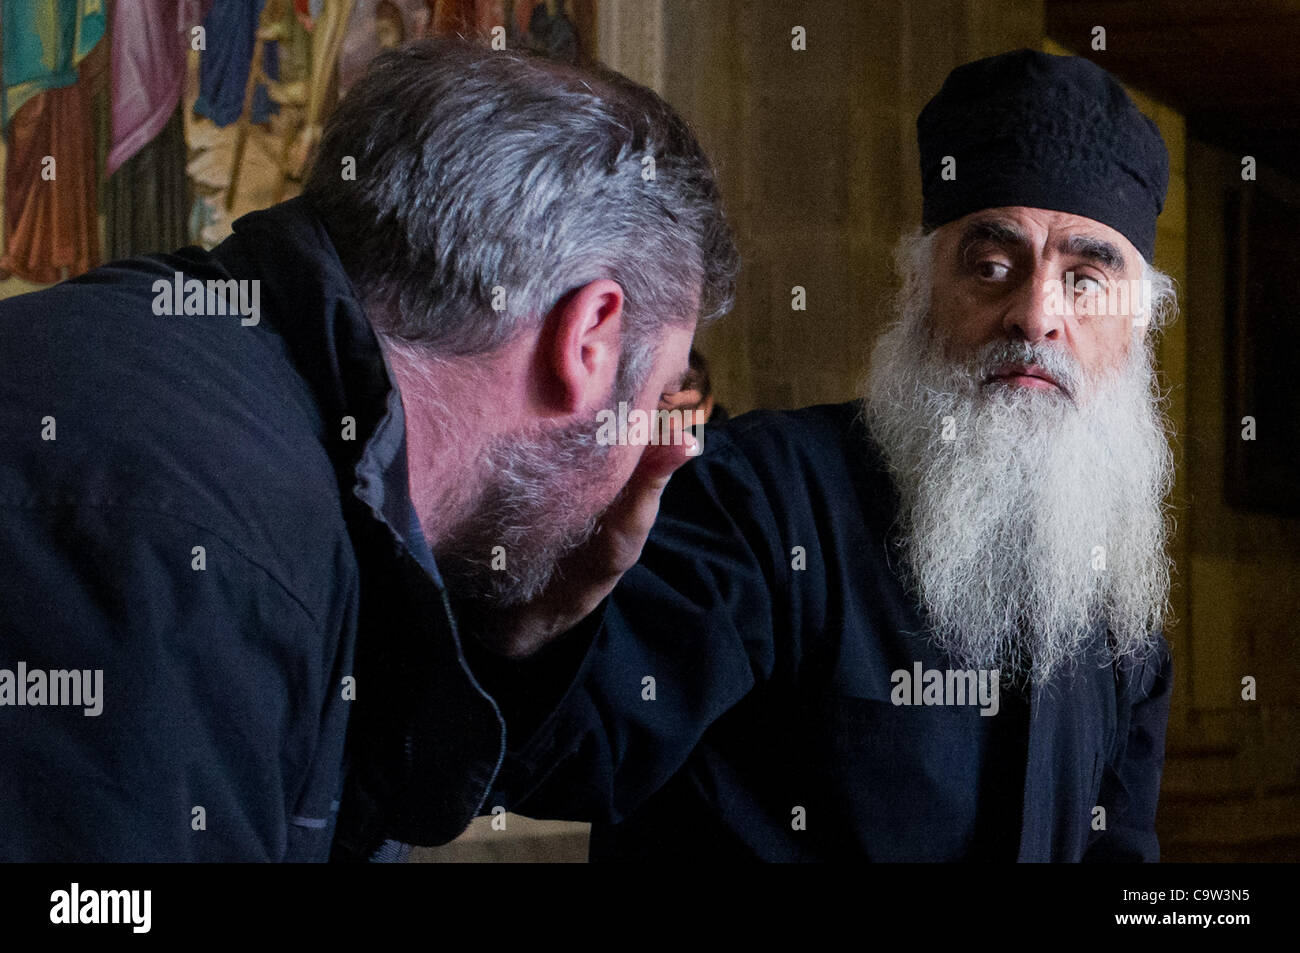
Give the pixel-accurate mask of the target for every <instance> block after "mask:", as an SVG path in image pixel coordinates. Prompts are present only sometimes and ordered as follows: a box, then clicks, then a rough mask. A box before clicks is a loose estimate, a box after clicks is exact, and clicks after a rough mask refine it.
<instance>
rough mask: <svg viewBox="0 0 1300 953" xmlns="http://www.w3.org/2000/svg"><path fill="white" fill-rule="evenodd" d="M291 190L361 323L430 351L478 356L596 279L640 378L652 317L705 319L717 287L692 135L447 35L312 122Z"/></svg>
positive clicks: (520, 56) (639, 100) (609, 78)
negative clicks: (308, 206)
mask: <svg viewBox="0 0 1300 953" xmlns="http://www.w3.org/2000/svg"><path fill="white" fill-rule="evenodd" d="M349 159H352V160H354V163H355V178H354V179H347V178H344V177H342V175H341V170H342V169H344V168H345V167H346V166H347V164H348V160H349ZM304 193H305V194H306V195H307V196H308V198H309V200H310V201H311V202H312V204H313V206H314V207H315V208H316V210H317V212H318V214H320V216H321V218H322V220H323V221H324V223H325V226H326V228H327V230H328V231H329V233H330V235H331V237H332V238H333V239H334V241H335V244H336V246H337V248H338V250H339V254H340V257H341V259H342V261H343V264H344V267H345V268H346V269H347V270H348V273H349V275H350V276H351V277H352V279H353V281H354V283H355V284H356V285H357V286H358V289H359V291H360V292H361V294H362V296H363V298H364V299H365V301H366V304H367V310H368V312H371V320H372V321H373V322H374V323H375V327H376V331H377V332H378V333H379V334H380V335H381V337H382V336H387V337H389V338H391V339H393V340H394V341H395V342H403V343H405V344H408V345H413V346H415V347H417V348H419V349H420V350H422V351H426V352H427V353H430V354H434V355H437V354H441V355H447V356H463V355H472V354H478V353H484V352H487V351H491V350H493V349H495V348H497V347H499V346H500V345H502V344H504V343H505V342H506V341H508V340H510V339H511V338H512V337H513V336H514V335H516V334H517V333H519V332H520V331H521V330H523V329H525V328H528V327H533V326H535V325H536V324H537V322H539V321H540V320H541V319H542V318H543V317H544V316H545V315H546V314H547V313H548V312H550V311H551V309H552V308H554V307H555V306H556V304H557V303H558V302H560V301H561V300H562V299H563V298H564V296H565V295H567V294H569V293H570V292H572V291H575V290H577V289H578V288H581V287H582V286H583V285H585V284H587V283H589V282H591V281H594V280H597V279H600V278H610V279H613V280H614V281H616V282H618V283H619V285H620V286H621V287H622V288H623V292H624V296H625V304H624V322H625V327H626V328H627V334H628V341H627V343H626V344H625V347H624V351H623V359H624V363H628V362H631V363H638V364H640V365H641V368H640V370H641V371H644V370H646V369H648V363H649V357H648V354H652V353H653V351H654V344H655V343H656V341H657V338H658V337H659V334H658V332H659V331H660V330H661V329H662V328H663V327H664V326H667V325H684V324H688V323H689V322H690V321H691V319H692V318H696V317H698V318H699V320H700V322H701V324H703V323H707V322H708V321H709V320H711V319H713V318H714V317H716V316H718V315H721V314H724V313H726V311H728V310H729V309H730V307H731V304H732V300H733V296H734V288H735V274H736V270H737V255H736V250H735V246H734V244H733V241H732V236H731V230H730V228H729V227H728V225H727V222H726V220H725V218H724V216H723V213H722V206H721V197H720V194H719V191H718V188H717V185H716V183H715V181H714V174H713V169H712V167H711V166H710V164H709V161H708V159H707V157H706V156H705V155H704V153H703V151H702V150H701V149H700V146H699V144H698V142H697V141H696V139H695V136H694V135H693V134H692V132H691V131H690V129H689V127H688V126H687V125H686V123H685V122H684V121H683V120H682V119H681V117H680V116H678V115H677V114H676V113H675V112H674V111H673V110H672V108H671V107H670V106H668V104H667V103H665V102H664V101H663V100H662V99H660V98H659V97H658V96H657V95H656V94H655V93H653V92H651V91H650V90H648V89H645V88H644V87H641V86H638V85H637V84H635V83H633V82H632V81H630V80H628V79H626V78H625V77H623V76H620V75H618V74H616V73H613V72H611V71H608V70H604V69H601V68H594V69H581V68H578V67H575V66H571V65H568V64H565V63H559V62H556V61H552V60H546V59H543V58H541V57H538V56H534V55H532V54H529V53H527V52H525V51H521V50H491V49H489V48H487V47H484V46H481V45H478V44H475V43H471V42H468V41H464V40H456V39H439V40H430V41H423V42H419V43H414V44H409V45H407V46H404V47H401V48H399V49H396V50H392V51H389V52H386V53H383V54H381V55H379V56H378V57H376V58H375V60H374V61H373V63H372V64H371V66H370V68H369V70H368V71H367V73H366V74H365V76H364V77H363V78H362V79H361V80H359V81H358V82H357V84H356V85H355V86H354V87H353V88H352V89H351V90H350V92H349V93H348V95H347V96H346V97H345V98H344V100H343V101H342V102H341V103H340V104H339V107H338V108H337V110H336V111H335V112H334V114H333V116H332V117H331V118H330V121H329V123H328V124H327V125H326V127H325V130H324V133H323V135H322V138H321V142H320V145H319V147H318V149H317V152H316V154H315V158H314V162H313V165H312V169H311V171H310V173H309V176H308V178H307V181H306V184H305V188H304ZM502 297H504V301H502V300H501V299H502ZM494 305H496V306H497V307H494ZM502 305H504V306H502ZM637 342H640V346H638V344H637ZM627 370H629V368H621V369H620V380H624V379H625V378H626V376H627V375H626V373H625V371H627ZM633 376H635V375H633Z"/></svg>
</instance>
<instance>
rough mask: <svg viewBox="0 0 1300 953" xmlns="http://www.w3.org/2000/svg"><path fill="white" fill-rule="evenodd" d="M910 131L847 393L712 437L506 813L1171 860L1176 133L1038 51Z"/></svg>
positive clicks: (968, 76) (943, 103)
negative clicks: (876, 316) (914, 228)
mask: <svg viewBox="0 0 1300 953" xmlns="http://www.w3.org/2000/svg"><path fill="white" fill-rule="evenodd" d="M918 138H919V143H920V153H921V172H922V182H923V195H924V208H923V210H922V222H923V228H922V230H921V232H920V233H919V234H918V235H916V236H909V237H907V238H906V239H905V240H904V242H903V243H902V245H901V247H900V254H899V261H900V265H901V270H902V272H903V278H904V281H903V288H902V293H901V297H900V299H899V304H898V308H897V313H896V320H895V321H894V322H893V324H892V325H891V326H890V327H889V328H888V330H887V331H886V332H885V334H884V335H883V336H882V338H881V339H880V341H879V343H878V345H877V347H876V348H875V352H874V356H873V360H872V374H871V378H870V384H869V386H868V388H867V390H866V392H865V393H864V394H863V397H862V399H861V400H859V401H854V402H851V403H847V404H843V405H837V406H821V407H810V408H805V409H803V410H798V411H793V412H785V413H774V412H757V413H753V414H747V415H745V416H744V417H741V418H738V419H737V420H735V421H733V422H731V423H730V424H728V425H726V426H724V427H723V428H721V429H719V430H715V431H713V432H712V433H711V435H710V439H709V441H708V447H707V449H706V450H705V452H704V454H703V455H702V456H701V457H700V458H699V459H697V460H695V461H693V462H692V463H690V464H689V465H688V466H686V467H685V468H684V469H682V470H681V471H679V472H678V473H677V474H676V475H675V476H674V478H673V480H672V483H671V485H670V487H669V489H668V491H667V493H666V494H665V496H664V499H663V501H662V511H661V514H660V518H659V520H658V522H657V523H656V525H655V529H654V532H653V533H652V535H651V537H650V539H649V542H648V544H647V546H646V549H645V553H644V555H643V557H642V560H641V562H640V563H639V564H638V565H637V566H636V567H635V568H633V569H632V570H631V571H629V572H628V573H627V574H626V576H625V577H624V578H623V580H622V582H621V583H620V584H619V586H618V587H617V588H616V589H615V591H614V593H613V595H612V597H611V598H610V600H609V602H608V603H607V605H605V606H603V607H602V609H601V610H600V612H599V613H597V614H596V615H595V616H594V617H593V619H594V621H598V622H599V623H600V627H599V630H598V631H597V632H596V633H595V635H594V636H588V637H589V638H591V640H592V641H591V648H590V657H589V659H588V661H587V664H586V674H585V676H584V678H583V681H582V683H581V686H580V688H579V689H578V690H575V691H573V692H571V693H570V695H569V696H568V697H567V698H566V700H565V703H564V705H563V706H562V708H561V709H560V711H559V712H558V713H556V714H555V715H554V716H553V717H552V718H551V719H550V721H549V722H548V723H547V724H546V726H545V727H544V728H543V729H542V730H540V731H538V732H536V733H535V734H534V735H533V736H532V737H531V738H528V739H527V740H526V741H523V742H522V743H517V744H516V743H512V745H511V748H512V750H511V752H510V756H509V758H508V768H507V770H506V771H505V772H503V774H502V776H501V778H500V780H499V781H498V784H497V788H498V791H497V795H496V798H495V800H496V801H497V803H501V804H503V805H504V806H506V807H507V808H509V809H511V810H515V811H519V812H521V813H525V814H532V815H535V816H540V817H573V818H575V819H590V820H592V821H594V822H595V823H594V826H593V831H592V845H591V853H592V857H593V858H604V859H621V860H626V859H633V858H646V859H650V858H654V859H664V858H673V859H681V858H688V857H697V858H711V859H719V858H730V859H762V860H830V859H860V860H891V861H904V860H907V861H915V860H992V861H1010V860H1022V861H1047V860H1065V861H1074V860H1082V859H1088V860H1121V859H1122V860H1154V859H1156V858H1157V857H1158V846H1157V842H1156V837H1155V831H1154V820H1155V809H1156V800H1157V796H1158V793H1159V788H1160V774H1161V767H1162V764H1163V756H1164V732H1165V723H1166V720H1167V715H1168V706H1169V692H1170V689H1171V663H1170V659H1169V653H1168V647H1167V645H1166V643H1165V640H1164V638H1163V635H1162V626H1163V623H1164V618H1165V611H1166V603H1167V593H1168V586H1169V563H1168V558H1167V556H1166V553H1165V541H1166V524H1165V514H1164V510H1163V506H1164V503H1163V501H1164V497H1165V494H1166V493H1167V491H1168V489H1169V487H1170V482H1171V470H1172V467H1171V455H1170V451H1169V446H1168V438H1167V433H1166V429H1167V428H1166V426H1165V422H1164V418H1163V416H1162V413H1161V410H1160V398H1159V394H1158V388H1157V385H1156V378H1155V373H1154V368H1153V361H1154V358H1153V342H1152V337H1153V335H1154V333H1155V332H1156V331H1157V330H1158V329H1159V327H1160V325H1161V324H1162V323H1163V322H1164V321H1165V320H1166V319H1167V317H1168V315H1169V314H1170V313H1171V309H1172V305H1173V299H1172V287H1171V283H1170V281H1169V279H1168V278H1166V277H1165V276H1163V275H1161V274H1160V273H1159V272H1157V271H1156V270H1155V269H1154V268H1153V267H1152V266H1151V265H1150V260H1151V257H1152V253H1153V249H1154V244H1155V223H1156V216H1157V215H1158V214H1159V212H1160V209H1161V207H1162V205H1163V202H1164V195H1165V187H1166V184H1167V178H1168V164H1167V163H1168V159H1167V154H1166V152H1165V147H1164V143H1163V142H1162V140H1161V138H1160V135H1159V133H1158V131H1157V130H1156V128H1155V126H1154V124H1153V123H1152V122H1151V121H1150V120H1149V119H1147V118H1146V117H1144V116H1143V115H1142V114H1141V113H1140V112H1139V111H1138V110H1137V108H1136V107H1135V106H1134V105H1133V103H1132V102H1131V101H1130V100H1129V98H1128V96H1127V94H1125V92H1124V91H1123V89H1122V88H1121V87H1120V85H1119V84H1118V83H1117V82H1116V81H1115V80H1114V79H1113V78H1112V77H1110V76H1109V75H1108V74H1107V73H1106V72H1105V71H1103V70H1102V69H1100V68H1099V67H1097V66H1095V65H1093V64H1091V63H1089V62H1088V61H1086V60H1083V59H1078V58H1073V57H1054V56H1048V55H1045V54H1042V53H1037V52H1033V51H1029V50H1021V51H1017V52H1014V53H1008V54H1004V55H1002V56H997V57H992V58H990V59H986V60H980V61H978V62H975V63H970V64H967V65H965V66H962V67H959V68H958V69H956V70H954V71H953V73H952V74H951V75H950V76H949V77H948V79H947V81H946V82H945V83H944V85H943V88H942V89H941V90H940V91H939V93H938V94H937V95H936V96H935V97H934V99H933V100H931V102H930V103H929V105H927V107H926V108H925V110H924V112H923V113H922V115H921V117H920V119H919V121H918ZM576 582H577V580H572V581H570V582H569V585H570V587H571V588H572V587H573V585H575V584H576ZM594 621H593V622H591V623H589V625H591V624H594ZM575 638H581V637H580V636H575ZM528 664H529V663H528V661H527V660H524V661H523V662H514V663H502V665H501V666H500V670H499V671H497V672H494V673H492V674H491V678H492V679H493V681H499V682H501V683H508V680H509V679H512V678H513V679H520V678H522V677H523V674H524V673H526V672H527V671H528ZM510 717H511V713H509V712H508V713H507V721H509V720H510ZM511 738H512V739H517V738H518V735H517V734H512V735H511Z"/></svg>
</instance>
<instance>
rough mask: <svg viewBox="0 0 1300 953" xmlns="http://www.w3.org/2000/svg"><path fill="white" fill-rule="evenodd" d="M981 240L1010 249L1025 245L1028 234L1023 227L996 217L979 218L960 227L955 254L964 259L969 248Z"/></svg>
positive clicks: (1027, 241)
mask: <svg viewBox="0 0 1300 953" xmlns="http://www.w3.org/2000/svg"><path fill="white" fill-rule="evenodd" d="M982 242H991V243H992V244H994V245H997V246H998V247H1000V248H1003V249H1006V250H1008V251H1010V250H1011V249H1013V248H1016V247H1018V246H1019V247H1024V246H1027V245H1028V244H1029V236H1028V235H1027V234H1025V231H1024V229H1022V228H1021V227H1020V226H1018V225H1015V224H1013V223H1012V222H1008V221H1005V220H1003V219H998V218H983V219H979V220H977V221H974V222H971V223H970V224H969V225H967V226H966V227H965V228H963V229H962V232H961V239H960V240H959V241H958V243H957V256H958V257H959V258H960V259H961V260H962V261H965V260H966V256H967V255H968V254H969V253H970V250H971V249H972V248H973V247H975V246H976V245H978V244H980V243H982Z"/></svg>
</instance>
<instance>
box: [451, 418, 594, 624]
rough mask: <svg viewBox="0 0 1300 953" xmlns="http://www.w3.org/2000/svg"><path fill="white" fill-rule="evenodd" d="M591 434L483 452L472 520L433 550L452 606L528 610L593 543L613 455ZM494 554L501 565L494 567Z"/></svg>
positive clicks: (509, 442) (556, 435)
mask: <svg viewBox="0 0 1300 953" xmlns="http://www.w3.org/2000/svg"><path fill="white" fill-rule="evenodd" d="M595 434H596V425H595V423H594V421H593V422H591V423H583V424H576V425H573V426H571V427H569V428H566V429H563V430H559V431H548V432H544V433H541V434H537V435H533V436H529V437H523V438H520V437H511V438H508V439H506V440H502V441H499V442H498V443H496V444H495V445H493V446H492V447H490V448H489V449H488V452H487V454H486V455H485V458H484V464H483V470H482V474H481V477H480V480H481V486H482V489H481V490H480V491H479V492H478V494H477V495H476V497H475V500H474V503H473V505H472V507H471V508H470V515H469V516H468V517H467V518H466V519H465V520H463V521H462V522H461V523H460V524H459V525H458V526H456V527H454V528H453V529H452V530H451V531H450V532H448V533H447V534H445V535H444V536H443V538H442V539H441V540H440V541H439V543H438V545H437V546H436V547H435V549H434V558H435V559H436V560H437V563H438V568H439V571H440V572H441V573H442V575H443V577H444V579H445V580H446V582H447V586H448V591H449V592H450V593H451V595H452V597H453V598H454V599H456V600H457V601H465V602H467V603H473V604H475V605H477V606H478V607H479V608H482V609H497V610H500V609H509V608H514V607H517V606H520V605H523V604H524V603H527V602H531V601H532V600H533V599H535V598H537V597H538V596H539V595H541V593H542V592H543V591H544V590H545V589H546V588H547V586H549V585H550V583H551V582H552V581H553V580H554V579H555V577H556V575H557V573H558V572H559V567H560V563H561V562H562V560H563V559H564V558H565V557H566V556H568V555H570V554H571V553H573V552H574V551H575V550H576V549H578V548H579V547H580V546H582V544H583V543H585V542H586V541H587V540H588V539H590V538H591V536H592V535H593V534H594V533H595V531H596V527H597V526H598V524H599V521H600V516H601V513H602V512H603V509H604V506H603V505H602V503H603V504H607V503H608V500H602V499H601V494H602V493H603V492H605V488H604V486H603V484H604V482H605V481H606V474H605V471H606V470H607V469H608V466H609V464H608V462H607V460H606V458H607V457H608V453H609V450H610V449H611V448H609V447H606V446H601V445H600V444H598V443H597V441H596V437H595ZM498 546H500V547H502V550H501V551H498V550H496V547H498ZM497 552H501V553H502V554H503V555H504V560H498V561H497V565H496V566H494V553H497ZM501 562H504V565H501Z"/></svg>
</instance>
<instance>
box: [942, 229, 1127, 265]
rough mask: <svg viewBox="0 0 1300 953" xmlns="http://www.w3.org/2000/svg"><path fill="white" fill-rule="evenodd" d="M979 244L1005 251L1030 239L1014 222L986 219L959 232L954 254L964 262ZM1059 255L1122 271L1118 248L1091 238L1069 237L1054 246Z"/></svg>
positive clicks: (1121, 260) (1122, 259)
mask: <svg viewBox="0 0 1300 953" xmlns="http://www.w3.org/2000/svg"><path fill="white" fill-rule="evenodd" d="M981 242H989V243H991V244H994V245H997V246H998V247H999V248H1002V249H1004V250H1006V251H1011V250H1012V249H1015V248H1023V247H1026V246H1028V245H1029V236H1028V234H1026V232H1025V231H1024V230H1023V229H1022V228H1020V226H1018V225H1016V224H1015V223H1014V222H1009V221H1005V220H1003V219H997V218H985V219H980V220H978V221H974V222H971V223H970V224H969V225H967V226H966V227H965V228H964V229H962V233H961V239H960V240H959V241H958V243H957V254H958V256H959V257H960V258H961V260H963V261H965V260H966V256H967V255H968V254H969V253H970V250H971V249H972V248H973V247H975V246H976V245H978V244H980V243H981ZM1056 250H1057V252H1058V253H1059V254H1061V255H1065V256H1070V257H1075V258H1086V259H1088V260H1089V261H1092V262H1095V263H1096V264H1097V265H1100V266H1101V267H1102V268H1104V269H1106V270H1107V271H1110V272H1114V273H1116V274H1119V273H1122V272H1123V271H1124V265H1125V262H1124V253H1123V252H1121V251H1120V250H1119V246H1117V245H1115V244H1114V243H1113V242H1108V241H1106V240H1105V239H1104V238H1096V237H1094V236H1092V235H1071V236H1070V237H1068V238H1063V239H1061V241H1060V242H1058V243H1057V246H1056Z"/></svg>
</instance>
